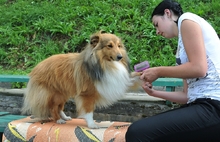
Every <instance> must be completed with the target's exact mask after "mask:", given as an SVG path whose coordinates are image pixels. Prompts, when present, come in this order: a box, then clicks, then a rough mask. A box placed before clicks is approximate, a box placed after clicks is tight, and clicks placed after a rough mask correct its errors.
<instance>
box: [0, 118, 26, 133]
mask: <svg viewBox="0 0 220 142" xmlns="http://www.w3.org/2000/svg"><path fill="white" fill-rule="evenodd" d="M25 117H27V116H23V115H4V116H0V132H4V130H5V127H6V126H7V125H8V123H9V122H11V121H13V120H18V119H22V118H25Z"/></svg>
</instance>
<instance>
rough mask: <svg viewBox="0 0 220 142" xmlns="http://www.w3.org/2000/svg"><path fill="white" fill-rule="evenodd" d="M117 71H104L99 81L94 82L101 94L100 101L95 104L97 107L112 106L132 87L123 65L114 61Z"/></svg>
mask: <svg viewBox="0 0 220 142" xmlns="http://www.w3.org/2000/svg"><path fill="white" fill-rule="evenodd" d="M114 64H115V67H116V68H117V69H112V70H106V71H105V73H104V76H103V78H102V80H101V81H99V82H96V83H95V86H96V89H97V90H98V92H99V93H100V94H101V97H102V98H101V99H100V100H99V101H98V102H97V106H98V107H106V106H108V105H112V104H113V103H114V102H116V101H117V100H119V99H121V98H122V97H123V96H124V95H125V93H126V92H127V90H128V88H129V86H132V84H133V83H132V82H133V81H132V79H131V78H130V74H129V73H128V71H127V69H126V68H125V66H124V65H122V64H121V63H119V62H116V61H114Z"/></svg>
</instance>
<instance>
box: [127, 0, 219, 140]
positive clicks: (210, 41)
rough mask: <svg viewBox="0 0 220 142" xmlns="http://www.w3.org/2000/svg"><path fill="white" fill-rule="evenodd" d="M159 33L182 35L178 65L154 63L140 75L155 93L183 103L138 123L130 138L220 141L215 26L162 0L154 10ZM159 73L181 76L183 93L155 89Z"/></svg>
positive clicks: (217, 53) (128, 135)
mask: <svg viewBox="0 0 220 142" xmlns="http://www.w3.org/2000/svg"><path fill="white" fill-rule="evenodd" d="M151 18H152V22H153V25H154V26H155V28H156V32H157V34H159V35H161V36H163V37H165V38H174V37H178V49H177V55H176V56H177V64H178V66H173V67H153V68H150V69H147V70H145V71H143V74H142V76H141V77H140V78H141V79H142V80H143V81H144V84H143V85H142V87H143V89H144V90H145V91H146V93H148V94H149V95H151V96H155V97H160V98H163V99H166V100H170V101H172V102H177V103H180V104H185V105H183V106H182V107H180V108H178V109H174V110H171V111H167V112H164V113H161V114H158V115H155V116H152V117H149V118H144V119H142V120H138V121H136V122H134V123H133V124H132V125H131V126H130V127H129V128H128V131H127V133H126V141H127V142H137V141H140V142H149V141H150V142H161V141H162V142H171V141H176V142H181V141H183V142H191V141H192V142H213V141H216V142H220V40H219V38H218V36H217V34H216V31H215V30H214V29H213V27H212V26H211V25H210V24H209V23H208V22H207V21H205V20H204V19H203V18H201V17H199V16H198V15H195V14H193V13H183V12H182V8H181V6H180V4H179V3H177V2H175V1H171V0H164V1H162V2H161V3H160V4H159V5H158V6H157V7H156V8H155V9H154V11H153V13H152V17H151ZM159 77H175V78H182V79H183V84H184V87H183V88H184V89H183V91H182V92H164V91H157V90H153V89H152V87H151V83H152V82H153V81H155V80H156V79H157V78H159Z"/></svg>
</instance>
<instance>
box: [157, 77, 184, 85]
mask: <svg viewBox="0 0 220 142" xmlns="http://www.w3.org/2000/svg"><path fill="white" fill-rule="evenodd" d="M153 86H183V80H182V79H179V78H158V79H157V80H155V81H154V82H153Z"/></svg>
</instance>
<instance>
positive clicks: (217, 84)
mask: <svg viewBox="0 0 220 142" xmlns="http://www.w3.org/2000/svg"><path fill="white" fill-rule="evenodd" d="M185 19H188V20H192V21H194V22H196V23H198V24H199V25H200V27H201V29H202V34H203V39H204V44H205V48H206V57H207V63H208V70H207V73H206V76H205V77H202V78H190V79H187V84H188V93H187V96H188V102H187V103H190V102H193V101H194V100H196V99H197V98H211V99H215V100H220V40H219V38H218V35H217V33H216V32H215V30H214V29H213V27H212V26H211V25H210V24H209V23H208V22H207V21H205V20H204V19H203V18H201V17H199V16H198V15H195V14H193V13H189V12H187V13H184V14H182V15H181V16H180V17H179V20H178V30H179V35H178V48H177V54H176V56H177V64H184V63H186V62H188V57H187V54H186V51H185V48H184V45H183V42H182V36H181V31H180V27H181V23H182V21H183V20H185ZM191 48H193V47H191ZM198 58H199V57H198Z"/></svg>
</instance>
